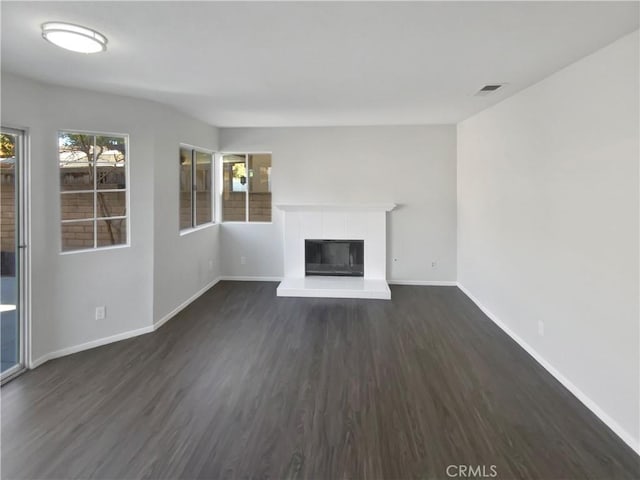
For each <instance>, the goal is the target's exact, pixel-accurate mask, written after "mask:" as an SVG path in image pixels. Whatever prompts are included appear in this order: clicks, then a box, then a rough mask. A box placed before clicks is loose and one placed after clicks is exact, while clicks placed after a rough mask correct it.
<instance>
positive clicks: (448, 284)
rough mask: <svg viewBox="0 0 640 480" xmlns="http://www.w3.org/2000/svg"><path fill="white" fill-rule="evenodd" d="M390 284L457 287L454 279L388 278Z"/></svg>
mask: <svg viewBox="0 0 640 480" xmlns="http://www.w3.org/2000/svg"><path fill="white" fill-rule="evenodd" d="M387 283H389V285H418V286H424V287H455V286H457V285H458V282H456V281H454V280H388V281H387Z"/></svg>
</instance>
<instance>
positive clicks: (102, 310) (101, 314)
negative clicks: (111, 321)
mask: <svg viewBox="0 0 640 480" xmlns="http://www.w3.org/2000/svg"><path fill="white" fill-rule="evenodd" d="M105 318H107V307H105V306H101V307H96V320H104V319H105Z"/></svg>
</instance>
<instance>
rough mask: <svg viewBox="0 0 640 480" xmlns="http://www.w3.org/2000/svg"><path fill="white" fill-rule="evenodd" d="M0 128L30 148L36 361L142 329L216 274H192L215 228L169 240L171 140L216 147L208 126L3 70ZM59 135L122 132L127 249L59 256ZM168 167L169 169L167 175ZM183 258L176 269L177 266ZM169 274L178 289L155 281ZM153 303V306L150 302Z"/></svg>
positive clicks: (173, 190)
mask: <svg viewBox="0 0 640 480" xmlns="http://www.w3.org/2000/svg"><path fill="white" fill-rule="evenodd" d="M2 125H3V126H8V127H17V128H27V129H28V130H29V132H28V133H29V138H30V144H31V175H30V180H31V198H32V200H31V244H30V250H31V258H32V352H31V358H32V359H33V360H34V361H37V360H38V359H44V358H48V357H50V356H51V355H52V354H54V355H55V352H60V351H62V352H65V351H69V349H71V350H73V349H74V348H75V347H78V346H81V345H83V344H86V343H91V342H96V341H100V340H101V339H104V338H108V337H111V336H117V335H122V334H125V333H126V332H131V331H135V330H139V329H150V328H151V327H152V325H153V320H154V318H155V319H159V318H162V316H163V315H165V314H166V313H168V312H169V311H171V310H172V309H173V308H175V307H176V306H178V305H179V304H180V303H182V302H184V301H185V300H186V299H188V298H189V297H191V296H192V295H193V294H194V293H195V292H196V291H197V290H198V289H199V288H200V287H201V285H203V284H205V283H206V282H207V280H208V279H209V278H210V277H212V276H214V275H217V273H218V270H217V269H216V271H214V272H206V274H203V275H202V276H201V277H198V276H196V277H195V278H194V275H193V273H192V272H193V268H195V267H194V265H196V264H198V263H199V262H200V261H201V260H203V259H209V258H211V257H212V256H214V258H216V255H217V248H218V246H217V243H216V235H217V231H216V229H217V228H218V227H213V228H210V229H207V230H205V231H201V232H195V233H194V234H192V235H191V236H188V237H182V238H178V237H177V219H178V206H177V201H178V196H177V185H178V176H177V166H178V159H177V158H178V157H177V151H178V142H179V141H185V142H190V143H194V144H197V145H203V146H207V147H215V142H216V131H215V129H214V128H213V127H208V126H206V125H204V124H203V123H202V122H199V121H196V120H192V119H189V118H187V117H185V116H184V115H182V114H179V113H177V112H175V111H174V110H172V109H170V108H168V107H164V106H161V105H159V104H156V103H153V102H148V101H142V100H135V99H132V98H126V97H120V96H115V95H106V94H101V93H96V92H91V91H84V90H79V89H69V88H63V87H57V86H52V85H44V84H40V83H36V82H33V81H31V80H28V79H26V78H22V77H16V76H13V75H8V74H4V73H3V75H2ZM61 129H64V130H90V131H100V132H103V131H104V132H117V133H127V134H129V136H130V137H129V138H130V162H131V163H130V176H129V179H128V180H129V185H130V196H131V197H130V201H131V223H130V230H131V247H130V248H119V249H112V250H102V251H88V252H82V253H77V254H68V255H61V254H60V225H59V222H60V199H59V180H58V178H59V177H58V165H57V154H56V152H57V148H58V146H57V132H58V130H61ZM170 165H174V166H175V168H173V174H172V171H171V169H170V168H168V166H170ZM154 207H155V212H156V215H155V220H156V221H155V222H154ZM172 219H173V220H172ZM154 223H156V225H155V227H154ZM174 223H175V229H173V224H174ZM172 229H173V230H172ZM154 240H155V243H154ZM154 248H155V249H156V250H157V251H156V255H155V256H154ZM172 250H173V251H172ZM216 260H217V258H216ZM181 261H182V262H184V265H183V266H181V267H178V266H176V264H177V263H179V262H181ZM154 269H155V276H154ZM168 270H169V271H173V272H177V275H181V278H180V282H181V283H179V282H178V281H177V280H176V279H173V280H166V279H163V278H162V277H163V275H164V276H168V274H167V271H168ZM187 270H188V271H189V274H188V275H186V274H185V273H184V272H186V271H187ZM154 277H155V278H154ZM154 282H156V285H155V289H154ZM178 283H179V285H178ZM159 297H162V298H161V299H159V300H158V301H157V302H156V305H155V309H154V298H159ZM98 305H106V307H107V318H106V320H103V321H96V320H95V307H96V306H98Z"/></svg>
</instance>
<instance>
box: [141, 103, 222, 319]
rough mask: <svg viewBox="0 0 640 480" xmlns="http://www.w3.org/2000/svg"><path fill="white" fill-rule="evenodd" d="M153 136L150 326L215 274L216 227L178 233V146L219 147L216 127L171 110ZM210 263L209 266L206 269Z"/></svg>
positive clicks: (217, 271) (173, 310)
mask: <svg viewBox="0 0 640 480" xmlns="http://www.w3.org/2000/svg"><path fill="white" fill-rule="evenodd" d="M160 122H162V124H163V125H162V127H163V128H162V130H161V132H162V134H160V135H157V136H156V138H155V141H156V143H155V150H156V152H162V154H161V155H156V157H155V170H154V174H155V186H156V191H155V202H154V204H155V210H154V218H155V222H154V238H155V244H154V258H155V261H154V313H153V319H154V321H155V322H159V321H162V320H164V319H166V318H167V316H168V315H171V314H172V313H173V312H175V309H176V308H178V307H179V306H181V305H182V304H183V303H184V302H185V301H187V300H188V299H189V298H190V297H192V296H193V295H194V294H195V293H197V292H199V291H201V290H202V289H203V288H205V287H206V286H207V285H210V284H211V282H212V281H214V280H215V279H216V278H217V277H218V276H219V275H220V259H219V247H220V243H219V240H218V234H219V228H220V227H219V225H218V224H216V225H213V226H208V227H205V228H204V229H198V230H196V231H192V232H190V233H187V234H185V235H180V233H179V230H180V227H179V211H178V208H179V193H180V192H179V190H180V185H179V182H178V172H179V168H178V167H179V162H178V156H179V144H180V143H185V144H188V145H194V146H197V147H201V148H204V149H208V150H211V151H215V150H216V149H217V147H218V132H217V129H215V128H213V127H211V126H209V125H207V124H204V123H202V122H199V121H197V120H193V119H191V118H188V117H185V116H184V115H181V114H178V113H176V112H172V114H171V115H167V116H164V117H163V118H162V119H161V120H160ZM209 262H213V266H212V267H211V266H210V263H209Z"/></svg>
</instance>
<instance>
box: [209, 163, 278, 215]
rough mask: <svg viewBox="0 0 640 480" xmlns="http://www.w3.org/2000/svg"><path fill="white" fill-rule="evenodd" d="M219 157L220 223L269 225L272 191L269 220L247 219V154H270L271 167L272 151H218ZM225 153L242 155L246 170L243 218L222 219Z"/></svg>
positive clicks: (249, 193)
mask: <svg viewBox="0 0 640 480" xmlns="http://www.w3.org/2000/svg"><path fill="white" fill-rule="evenodd" d="M218 155H219V157H220V166H219V168H218V170H219V174H220V202H219V203H220V223H231V224H234V223H235V224H250V225H254V224H255V225H260V224H262V225H269V224H272V223H273V192H270V193H271V195H272V196H271V220H269V221H268V222H266V221H264V220H249V197H250V195H251V187H250V183H251V182H250V180H249V178H250V177H249V155H270V156H271V168H272V169H273V152H271V151H267V150H253V151H247V150H245V151H240V152H238V151H225V152H219V154H218ZM226 155H238V156H244V164H245V169H246V171H247V190H246V195H245V203H244V209H245V210H244V220H225V219H224V205H223V202H222V195H224V157H225V156H226ZM269 178H271V174H269Z"/></svg>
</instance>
